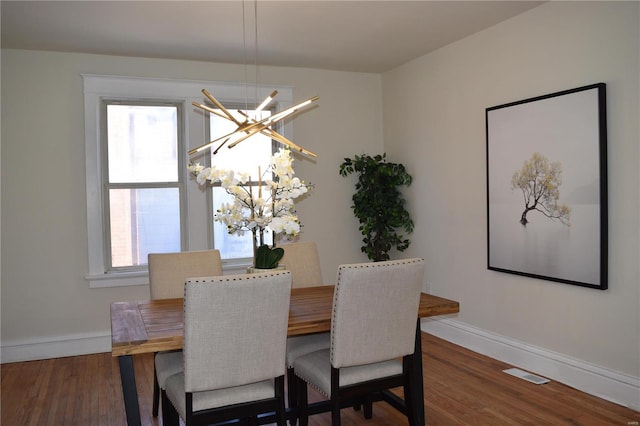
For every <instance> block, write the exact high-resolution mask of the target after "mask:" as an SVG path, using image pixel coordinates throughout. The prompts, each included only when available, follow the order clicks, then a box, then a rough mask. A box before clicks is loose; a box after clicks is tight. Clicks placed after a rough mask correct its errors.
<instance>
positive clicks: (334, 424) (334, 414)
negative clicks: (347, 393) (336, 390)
mask: <svg viewBox="0 0 640 426" xmlns="http://www.w3.org/2000/svg"><path fill="white" fill-rule="evenodd" d="M331 426H340V398H339V397H338V395H331Z"/></svg>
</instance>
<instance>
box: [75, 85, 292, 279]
mask: <svg viewBox="0 0 640 426" xmlns="http://www.w3.org/2000/svg"><path fill="white" fill-rule="evenodd" d="M81 76H82V78H83V84H84V119H85V166H86V191H87V240H88V257H89V265H88V269H89V271H88V273H87V275H86V276H85V279H86V280H87V281H88V282H89V287H90V288H102V287H121V286H135V285H148V283H149V278H148V271H147V270H142V271H135V272H121V271H117V272H107V267H106V261H105V255H106V253H105V252H106V246H105V235H104V232H105V226H104V223H105V219H104V217H105V213H106V212H104V211H103V208H104V206H103V203H102V200H103V190H104V189H103V185H102V167H104V164H106V162H105V161H103V159H102V158H101V157H102V155H103V153H102V150H101V149H100V137H101V135H100V132H101V122H100V120H101V114H100V109H101V103H102V99H103V98H107V99H113V98H118V99H120V100H127V99H129V100H132V101H133V100H162V101H167V100H170V101H174V102H182V103H183V108H182V111H183V114H184V117H182V121H183V124H184V132H185V135H184V136H185V146H184V149H185V150H189V149H192V148H195V147H197V146H200V145H202V144H203V143H205V142H206V141H204V134H205V129H204V126H205V121H204V115H203V114H202V113H201V112H198V111H201V110H200V109H199V108H196V107H194V106H192V102H199V103H204V100H205V98H204V95H203V94H202V92H201V91H202V89H207V90H208V91H209V92H211V93H212V94H213V95H214V96H215V97H216V98H217V99H218V100H219V101H220V102H222V103H227V102H228V103H244V102H245V101H246V100H247V96H250V98H249V99H250V101H251V102H252V101H254V99H253V96H251V94H255V93H256V89H255V87H254V86H252V87H250V88H248V87H247V85H246V84H245V83H226V82H214V81H199V80H174V79H156V78H142V77H126V76H109V75H95V74H81ZM274 90H277V91H278V97H277V98H276V102H275V107H276V110H282V109H285V108H287V107H289V106H291V105H292V100H293V89H292V88H291V87H287V86H272V85H268V86H267V85H260V86H259V87H258V89H257V98H258V102H260V101H261V100H262V99H264V98H266V97H267V96H268V95H269V94H270V93H271V92H273V91H274ZM282 132H283V134H284V136H285V137H288V138H293V136H292V134H291V133H292V125H291V123H290V122H289V123H286V124H285V125H284V126H283V129H282ZM184 158H186V159H188V158H189V157H188V155H187V153H186V152H185V153H184ZM187 161H188V160H187ZM183 173H185V179H186V181H187V182H186V183H187V185H186V187H187V194H186V197H187V207H186V209H185V211H186V216H185V220H186V232H187V235H186V236H185V238H186V250H202V249H206V248H210V247H212V246H213V242H212V236H211V232H212V231H211V223H210V222H211V220H210V214H209V213H210V212H209V211H208V210H209V209H208V206H207V200H206V198H207V197H206V191H202V190H201V189H200V188H198V185H196V184H195V183H193V182H190V179H189V177H188V176H187V169H186V164H185V167H184V169H183Z"/></svg>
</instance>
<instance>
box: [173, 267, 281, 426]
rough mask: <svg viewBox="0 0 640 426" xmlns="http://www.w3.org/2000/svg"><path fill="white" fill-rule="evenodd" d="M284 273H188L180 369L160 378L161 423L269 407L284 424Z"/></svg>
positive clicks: (228, 416) (248, 414) (216, 418)
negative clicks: (201, 275)
mask: <svg viewBox="0 0 640 426" xmlns="http://www.w3.org/2000/svg"><path fill="white" fill-rule="evenodd" d="M290 295H291V273H290V272H288V271H275V272H266V273H257V274H244V275H225V276H220V277H210V278H209V277H206V278H198V279H191V280H188V281H187V283H186V285H185V296H184V346H183V348H184V349H183V353H184V370H183V371H182V372H180V373H177V374H174V375H172V376H171V377H169V378H168V379H167V380H166V381H165V389H164V390H163V391H162V417H163V424H165V425H178V424H179V422H180V420H179V418H182V419H183V420H184V422H185V424H186V425H196V424H198V425H199V424H207V425H208V424H212V423H220V422H226V421H230V420H234V419H245V418H254V419H255V418H256V417H257V416H258V415H259V414H261V413H266V412H273V411H275V412H276V419H277V424H278V425H280V426H282V425H284V424H285V396H284V374H285V343H286V339H287V326H288V319H289V301H290Z"/></svg>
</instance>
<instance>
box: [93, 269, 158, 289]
mask: <svg viewBox="0 0 640 426" xmlns="http://www.w3.org/2000/svg"><path fill="white" fill-rule="evenodd" d="M84 278H85V279H86V280H87V281H89V288H106V287H128V286H136V285H149V273H148V272H147V271H138V272H117V273H113V274H100V275H87V276H85V277H84Z"/></svg>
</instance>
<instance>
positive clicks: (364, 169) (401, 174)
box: [340, 154, 413, 262]
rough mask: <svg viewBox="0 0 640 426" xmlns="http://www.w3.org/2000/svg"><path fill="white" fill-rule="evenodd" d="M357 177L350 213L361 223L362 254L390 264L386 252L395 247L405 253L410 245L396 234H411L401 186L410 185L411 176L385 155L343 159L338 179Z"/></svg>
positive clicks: (410, 224) (411, 222)
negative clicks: (353, 174)
mask: <svg viewBox="0 0 640 426" xmlns="http://www.w3.org/2000/svg"><path fill="white" fill-rule="evenodd" d="M352 173H357V174H358V182H357V183H356V192H355V194H353V198H352V200H353V206H351V207H352V208H353V213H354V214H355V216H356V217H357V218H358V220H359V221H360V227H359V230H360V232H362V235H363V236H364V238H363V239H362V242H364V244H365V245H364V246H362V247H361V250H362V252H363V253H365V254H366V255H367V257H368V258H369V259H370V260H373V261H374V262H379V261H383V260H389V251H390V250H391V248H392V247H395V248H396V249H397V250H398V251H404V250H406V249H407V247H409V244H410V243H411V241H409V240H408V239H406V238H405V237H404V236H403V235H401V234H400V233H399V232H400V231H401V230H403V231H404V232H406V233H411V232H413V221H412V220H411V216H410V215H409V212H408V211H407V210H406V209H405V200H404V198H402V194H401V193H400V191H399V189H398V188H399V187H400V186H409V185H411V175H410V174H409V173H407V171H406V169H405V167H404V166H403V165H402V164H398V163H388V162H387V161H386V154H383V155H376V156H375V157H371V156H369V155H356V156H355V157H354V158H353V159H351V158H345V159H344V162H343V163H342V164H341V165H340V175H342V176H344V177H346V176H348V175H350V174H352Z"/></svg>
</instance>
